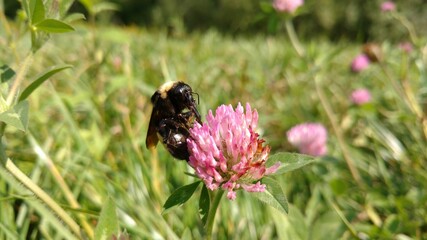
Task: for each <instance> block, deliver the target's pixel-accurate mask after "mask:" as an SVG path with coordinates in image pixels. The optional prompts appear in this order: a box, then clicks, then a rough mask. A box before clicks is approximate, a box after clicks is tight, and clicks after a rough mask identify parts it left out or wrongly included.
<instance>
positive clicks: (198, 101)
mask: <svg viewBox="0 0 427 240" xmlns="http://www.w3.org/2000/svg"><path fill="white" fill-rule="evenodd" d="M191 94H195V95H197V105H200V98H199V94H198V93H196V92H191Z"/></svg>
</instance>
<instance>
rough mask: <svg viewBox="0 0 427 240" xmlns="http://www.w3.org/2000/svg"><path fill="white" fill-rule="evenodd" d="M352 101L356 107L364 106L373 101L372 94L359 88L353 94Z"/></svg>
mask: <svg viewBox="0 0 427 240" xmlns="http://www.w3.org/2000/svg"><path fill="white" fill-rule="evenodd" d="M351 101H352V102H353V103H355V104H356V105H362V104H365V103H368V102H370V101H371V93H370V92H369V90H367V89H364V88H359V89H356V90H354V91H353V92H352V93H351Z"/></svg>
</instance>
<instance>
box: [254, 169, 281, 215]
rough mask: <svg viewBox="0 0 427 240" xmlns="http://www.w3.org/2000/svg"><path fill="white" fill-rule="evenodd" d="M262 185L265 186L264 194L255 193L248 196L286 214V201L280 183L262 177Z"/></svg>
mask: <svg viewBox="0 0 427 240" xmlns="http://www.w3.org/2000/svg"><path fill="white" fill-rule="evenodd" d="M262 183H263V184H265V185H266V186H267V188H266V190H265V191H264V192H255V193H253V194H251V195H250V196H254V197H255V198H257V199H258V200H260V201H261V202H263V203H265V204H267V205H270V206H272V207H274V208H276V209H277V210H279V211H281V212H282V213H288V201H287V200H286V196H285V193H284V192H283V189H282V186H280V183H279V182H277V181H276V180H274V179H272V178H268V177H264V178H263V179H262Z"/></svg>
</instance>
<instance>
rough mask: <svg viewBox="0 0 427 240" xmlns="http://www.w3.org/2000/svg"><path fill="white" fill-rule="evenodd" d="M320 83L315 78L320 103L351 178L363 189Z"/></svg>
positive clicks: (357, 171) (317, 78)
mask: <svg viewBox="0 0 427 240" xmlns="http://www.w3.org/2000/svg"><path fill="white" fill-rule="evenodd" d="M319 81H320V79H319V77H318V76H315V78H314V85H315V86H316V92H317V95H318V96H319V99H320V102H321V104H322V106H323V108H324V109H325V112H326V115H327V116H328V118H329V121H330V122H331V125H332V129H333V131H334V133H335V136H336V137H337V140H338V145H339V146H340V148H341V151H342V154H343V156H344V160H345V162H346V163H347V166H348V169H349V170H350V173H351V176H352V177H353V179H354V180H355V181H356V183H357V185H358V186H359V187H361V188H363V182H362V179H361V177H360V174H359V170H358V169H357V168H356V166H354V161H353V159H352V158H351V156H350V153H349V151H348V148H347V145H346V144H345V141H344V137H343V134H342V132H341V129H340V128H339V126H338V121H337V119H336V117H335V114H334V112H333V111H332V107H331V105H330V104H329V102H328V100H327V99H326V97H325V95H324V93H323V91H322V88H321V86H320V83H319Z"/></svg>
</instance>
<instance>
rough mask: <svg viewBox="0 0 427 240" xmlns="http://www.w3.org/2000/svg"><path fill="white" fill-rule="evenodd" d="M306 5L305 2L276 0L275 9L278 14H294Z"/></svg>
mask: <svg viewBox="0 0 427 240" xmlns="http://www.w3.org/2000/svg"><path fill="white" fill-rule="evenodd" d="M303 4H304V0H274V1H273V8H274V9H276V11H278V12H287V13H293V12H295V10H296V9H297V8H299V7H300V6H301V5H303Z"/></svg>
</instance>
